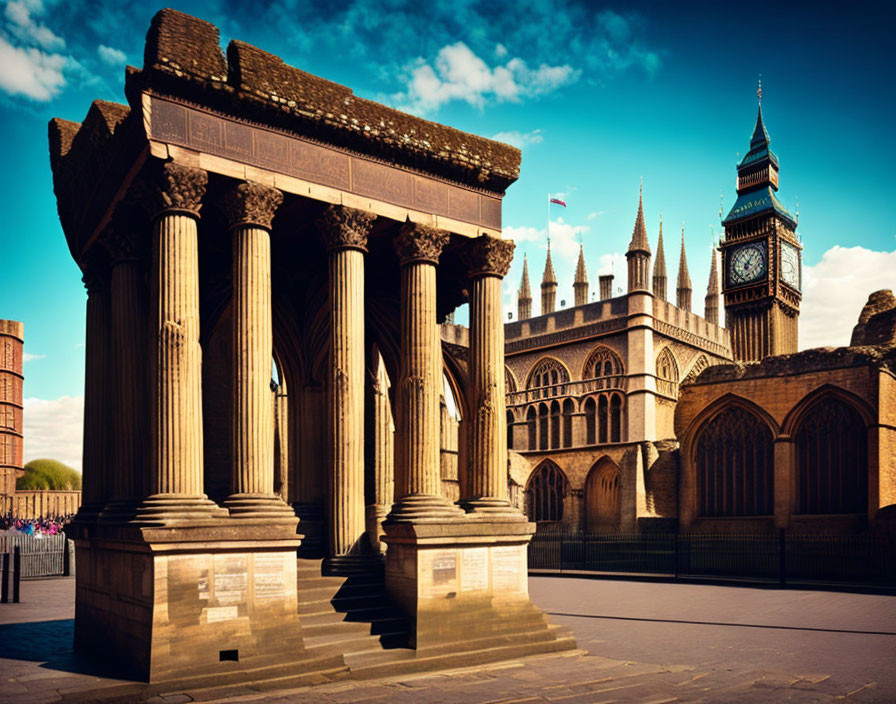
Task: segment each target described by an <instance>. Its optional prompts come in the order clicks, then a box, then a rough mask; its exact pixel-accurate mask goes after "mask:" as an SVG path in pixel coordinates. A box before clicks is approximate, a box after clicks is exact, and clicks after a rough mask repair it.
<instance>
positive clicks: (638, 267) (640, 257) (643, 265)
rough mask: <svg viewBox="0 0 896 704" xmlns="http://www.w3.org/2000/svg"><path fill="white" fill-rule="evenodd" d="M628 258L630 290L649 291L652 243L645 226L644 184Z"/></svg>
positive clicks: (641, 189) (640, 194)
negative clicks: (648, 239) (649, 240)
mask: <svg viewBox="0 0 896 704" xmlns="http://www.w3.org/2000/svg"><path fill="white" fill-rule="evenodd" d="M625 258H626V259H627V260H628V290H629V293H631V292H632V291H649V290H650V284H649V282H648V277H649V274H648V271H649V269H650V243H649V242H648V241H647V229H646V228H645V226H644V186H643V184H642V186H641V188H640V189H639V192H638V215H637V217H636V218H635V228H634V230H633V231H632V241H631V242H630V243H629V245H628V251H627V252H626V253H625Z"/></svg>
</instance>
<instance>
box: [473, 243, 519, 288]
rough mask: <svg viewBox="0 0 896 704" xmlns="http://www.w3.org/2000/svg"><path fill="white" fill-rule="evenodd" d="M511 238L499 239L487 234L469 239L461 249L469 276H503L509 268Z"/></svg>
mask: <svg viewBox="0 0 896 704" xmlns="http://www.w3.org/2000/svg"><path fill="white" fill-rule="evenodd" d="M515 248H516V244H514V243H513V241H512V240H501V239H498V238H497V237H490V236H489V235H480V236H479V237H477V238H476V239H474V240H471V241H470V242H469V243H468V244H467V246H466V247H465V248H464V249H463V250H462V251H461V257H462V258H463V260H464V264H466V265H467V269H468V271H469V275H470V278H475V277H477V276H498V277H501V278H503V277H504V276H505V275H506V274H507V271H508V270H509V269H510V262H511V261H512V260H513V250H514V249H515Z"/></svg>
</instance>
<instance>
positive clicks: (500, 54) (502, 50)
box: [495, 44, 507, 59]
mask: <svg viewBox="0 0 896 704" xmlns="http://www.w3.org/2000/svg"><path fill="white" fill-rule="evenodd" d="M505 56H507V47H506V46H504V45H503V44H496V45H495V57H496V58H498V59H503V58H504V57H505Z"/></svg>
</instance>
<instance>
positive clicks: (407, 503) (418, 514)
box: [383, 494, 464, 534]
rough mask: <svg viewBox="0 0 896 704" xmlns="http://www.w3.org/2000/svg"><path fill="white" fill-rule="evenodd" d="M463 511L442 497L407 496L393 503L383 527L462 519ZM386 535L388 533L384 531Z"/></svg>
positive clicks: (425, 495)
mask: <svg viewBox="0 0 896 704" xmlns="http://www.w3.org/2000/svg"><path fill="white" fill-rule="evenodd" d="M463 516H464V511H463V509H461V508H458V507H457V506H456V505H455V504H453V503H451V502H450V501H449V500H448V499H446V498H445V497H443V496H435V495H432V494H409V495H408V496H403V497H402V498H401V499H400V500H399V501H397V502H396V503H395V505H394V506H393V507H392V510H391V511H390V512H389V515H388V516H387V517H386V520H385V522H384V523H383V526H384V527H385V526H386V525H387V524H389V523H420V522H429V521H445V520H451V519H457V518H463ZM386 533H387V534H388V531H386Z"/></svg>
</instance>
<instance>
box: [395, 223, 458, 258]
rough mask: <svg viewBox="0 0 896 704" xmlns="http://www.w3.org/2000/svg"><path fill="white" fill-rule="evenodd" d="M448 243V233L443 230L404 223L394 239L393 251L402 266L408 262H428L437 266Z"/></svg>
mask: <svg viewBox="0 0 896 704" xmlns="http://www.w3.org/2000/svg"><path fill="white" fill-rule="evenodd" d="M447 243H448V233H447V232H445V231H444V230H439V229H436V228H435V227H429V226H428V225H421V224H419V223H415V222H410V221H408V222H406V223H405V224H404V225H402V226H401V230H400V231H399V233H398V236H397V237H396V238H395V251H396V252H398V256H399V257H400V258H401V263H402V264H408V263H410V262H430V263H432V264H437V263H438V261H439V256H440V255H441V254H442V249H443V248H444V247H445V245H446V244H447Z"/></svg>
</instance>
